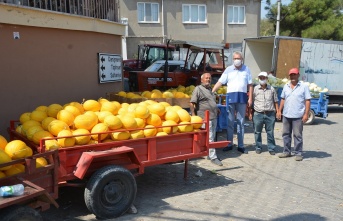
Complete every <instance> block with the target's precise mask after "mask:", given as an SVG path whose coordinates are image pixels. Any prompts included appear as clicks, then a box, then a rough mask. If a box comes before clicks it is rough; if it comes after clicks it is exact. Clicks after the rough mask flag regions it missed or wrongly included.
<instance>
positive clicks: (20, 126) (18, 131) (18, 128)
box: [15, 125, 23, 134]
mask: <svg viewBox="0 0 343 221" xmlns="http://www.w3.org/2000/svg"><path fill="white" fill-rule="evenodd" d="M22 127H23V125H18V126H17V127H16V128H15V131H16V132H17V133H19V134H22V131H21V129H22Z"/></svg>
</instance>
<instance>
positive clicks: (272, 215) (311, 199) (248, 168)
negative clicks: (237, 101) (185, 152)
mask: <svg viewBox="0 0 343 221" xmlns="http://www.w3.org/2000/svg"><path fill="white" fill-rule="evenodd" d="M342 116H343V108H342V107H337V106H330V107H329V117H328V118H327V119H326V120H324V119H320V118H318V119H316V121H315V124H314V125H310V126H305V128H304V151H305V152H304V160H303V161H302V162H296V161H295V160H294V157H291V158H286V159H279V158H278V157H277V156H271V155H269V153H268V152H267V151H266V150H264V152H262V154H260V155H257V154H256V153H255V152H254V148H253V143H254V139H253V133H252V127H251V122H248V123H249V126H247V127H246V130H247V132H246V136H245V143H246V145H247V150H248V151H249V153H248V154H245V155H241V154H239V153H238V152H237V151H236V150H233V151H230V152H223V151H222V150H221V149H218V150H217V151H218V155H219V156H220V157H221V158H222V159H223V161H222V162H223V164H224V166H223V167H218V166H215V165H213V164H211V163H210V161H209V160H206V159H202V158H201V159H196V160H192V161H190V166H189V178H188V179H187V180H184V179H183V164H182V163H176V164H165V165H160V166H156V167H151V168H147V169H146V172H145V174H143V175H142V176H139V177H137V186H138V193H137V197H136V200H135V206H136V207H137V209H138V213H137V214H125V215H123V216H121V217H119V218H117V219H113V220H120V221H124V220H133V221H155V220H167V221H179V220H180V221H181V220H187V221H188V220H218V221H219V220H252V221H259V220H273V221H282V220H285V221H286V220H287V221H288V220H296V221H298V220H306V221H307V220H308V221H324V220H343V166H342V164H343V152H342V144H343V142H342V141H343V117H342ZM281 130H282V124H281V123H276V129H275V137H276V143H277V150H276V151H277V152H281V151H282V139H281ZM219 139H225V136H224V134H223V133H221V134H219ZM265 140H266V139H265V133H264V141H265ZM199 171H200V172H201V173H202V176H200V177H198V176H196V175H195V174H196V173H197V172H199ZM58 202H59V204H60V206H61V207H60V208H59V209H50V210H49V211H48V212H45V213H43V216H44V219H45V220H49V221H61V220H66V221H67V220H96V218H95V217H94V215H92V214H90V212H89V211H88V210H87V208H86V206H85V205H84V202H83V190H81V189H76V188H64V189H61V190H60V198H59V200H58Z"/></svg>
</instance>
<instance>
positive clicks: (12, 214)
mask: <svg viewBox="0 0 343 221" xmlns="http://www.w3.org/2000/svg"><path fill="white" fill-rule="evenodd" d="M0 219H1V220H2V221H43V218H42V216H41V215H40V214H39V212H38V211H36V210H35V209H33V208H31V207H27V206H17V205H16V206H10V207H7V208H6V209H4V210H3V211H1V218H0Z"/></svg>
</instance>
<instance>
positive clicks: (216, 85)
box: [212, 81, 222, 92]
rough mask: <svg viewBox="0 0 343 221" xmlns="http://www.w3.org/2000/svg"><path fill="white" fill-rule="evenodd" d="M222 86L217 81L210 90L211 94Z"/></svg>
mask: <svg viewBox="0 0 343 221" xmlns="http://www.w3.org/2000/svg"><path fill="white" fill-rule="evenodd" d="M221 86H222V83H220V82H219V81H217V83H216V84H215V85H214V87H213V88H212V92H216V91H217V90H218V89H219V88H220V87H221Z"/></svg>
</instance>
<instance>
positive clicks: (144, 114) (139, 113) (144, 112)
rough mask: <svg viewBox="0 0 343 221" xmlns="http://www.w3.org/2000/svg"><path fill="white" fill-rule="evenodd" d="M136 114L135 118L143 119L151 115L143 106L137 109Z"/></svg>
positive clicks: (138, 106)
mask: <svg viewBox="0 0 343 221" xmlns="http://www.w3.org/2000/svg"><path fill="white" fill-rule="evenodd" d="M134 113H135V117H138V118H142V119H146V118H147V117H149V115H150V112H149V109H148V108H147V107H146V106H143V105H137V107H136V109H135V110H134Z"/></svg>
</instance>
